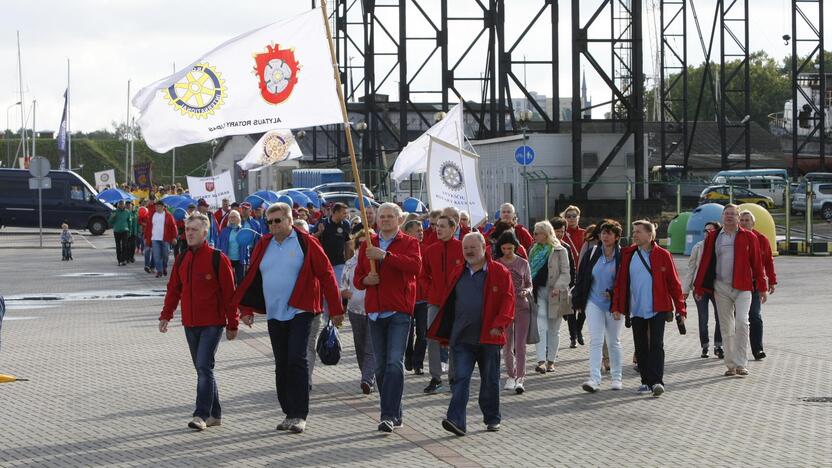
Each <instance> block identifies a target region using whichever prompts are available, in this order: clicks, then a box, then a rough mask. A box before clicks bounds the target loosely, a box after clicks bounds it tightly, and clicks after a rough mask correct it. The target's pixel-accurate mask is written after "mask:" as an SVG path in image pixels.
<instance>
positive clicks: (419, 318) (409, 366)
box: [402, 219, 428, 375]
mask: <svg viewBox="0 0 832 468" xmlns="http://www.w3.org/2000/svg"><path fill="white" fill-rule="evenodd" d="M402 229H403V230H404V233H405V234H407V235H408V236H410V237H412V238H414V239H416V240H417V241H419V256H420V257H422V271H424V269H425V249H426V246H425V244H424V242H423V240H424V230H423V229H422V222H421V221H419V220H416V219H412V220H410V221H408V222H406V223H404V225H402ZM427 294H428V293H427V288H425V282H424V281H423V280H422V274H421V272H420V273H419V275H417V276H416V305H415V306H413V320H411V321H410V332H408V335H407V348H406V349H405V352H404V368H405V370H408V371H413V373H414V374H416V375H422V374H423V373H424V372H423V371H422V367H424V361H425V351H426V350H427V345H428V343H427V340H426V339H425V335H426V333H427V327H426V326H425V325H424V324H426V323H427V320H428V297H427ZM420 325H421V326H420Z"/></svg>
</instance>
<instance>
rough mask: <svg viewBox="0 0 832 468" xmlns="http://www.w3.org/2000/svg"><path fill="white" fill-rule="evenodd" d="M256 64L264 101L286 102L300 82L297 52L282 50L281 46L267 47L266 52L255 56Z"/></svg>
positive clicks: (273, 102)
mask: <svg viewBox="0 0 832 468" xmlns="http://www.w3.org/2000/svg"><path fill="white" fill-rule="evenodd" d="M254 62H255V64H256V67H255V69H254V71H255V73H257V77H258V78H259V79H260V94H261V95H262V96H263V99H265V100H266V102H269V103H272V104H280V103H281V102H283V101H285V100H286V99H287V98H288V97H289V95H290V94H292V90H293V89H294V88H295V85H296V84H297V82H298V69H299V68H300V67H299V64H298V62H297V60H295V52H294V51H293V50H292V49H281V48H280V45H276V46H274V47H272V46H266V52H265V53H263V54H257V55H255V56H254Z"/></svg>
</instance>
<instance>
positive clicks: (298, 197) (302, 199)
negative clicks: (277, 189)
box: [285, 190, 312, 207]
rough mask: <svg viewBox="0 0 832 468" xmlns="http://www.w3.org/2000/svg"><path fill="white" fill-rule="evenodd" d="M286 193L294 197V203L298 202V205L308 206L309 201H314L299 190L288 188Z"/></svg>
mask: <svg viewBox="0 0 832 468" xmlns="http://www.w3.org/2000/svg"><path fill="white" fill-rule="evenodd" d="M285 195H288V196H289V198H291V199H292V203H297V204H298V206H302V207H306V204H307V203H312V200H310V199H309V197H307V196H306V195H304V194H303V193H301V192H298V191H297V190H287V191H286V193H285Z"/></svg>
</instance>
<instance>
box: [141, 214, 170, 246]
mask: <svg viewBox="0 0 832 468" xmlns="http://www.w3.org/2000/svg"><path fill="white" fill-rule="evenodd" d="M164 213H165V233H164V234H163V239H164V241H165V242H167V243H168V244H170V243H172V242H173V241H174V240H176V235H177V231H176V221H175V220H174V219H173V215H172V214H170V211H168V210H165V211H164ZM155 214H156V211H155V208H154V211H153V212H151V213H149V214H148V215H147V223H146V224H145V228H144V243H145V245H150V241H151V238H152V237H153V216H154V215H155Z"/></svg>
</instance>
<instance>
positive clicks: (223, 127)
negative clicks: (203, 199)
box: [133, 8, 344, 153]
mask: <svg viewBox="0 0 832 468" xmlns="http://www.w3.org/2000/svg"><path fill="white" fill-rule="evenodd" d="M133 105H134V106H136V107H137V108H138V109H139V112H140V113H141V118H140V119H139V122H138V123H139V126H140V127H141V129H142V135H143V136H144V139H145V141H146V143H147V146H149V147H150V148H151V149H153V150H154V151H157V152H160V153H163V152H166V151H168V150H170V149H171V148H174V147H177V146H182V145H187V144H191V143H199V142H203V141H208V140H212V139H215V138H219V137H222V136H226V135H242V134H251V133H260V132H265V131H268V130H273V129H276V128H301V127H311V126H315V125H327V124H333V123H341V122H343V121H344V118H343V114H342V112H341V104H340V102H339V100H338V93H337V90H336V84H335V75H334V73H333V65H332V56H331V55H330V51H329V39H328V38H327V34H326V25H325V24H324V18H323V15H322V13H321V9H320V8H316V9H312V10H310V11H308V12H306V13H303V14H300V15H297V16H295V17H293V18H290V19H287V20H283V21H279V22H277V23H273V24H270V25H268V26H264V27H262V28H260V29H256V30H254V31H250V32H247V33H245V34H242V35H240V36H237V37H235V38H234V39H231V40H229V41H227V42H225V43H224V44H222V45H220V46H219V47H217V48H215V49H214V50H212V51H210V52H208V53H207V54H205V55H203V56H202V57H200V58H199V59H198V60H196V61H195V62H193V63H192V64H190V65H188V66H187V67H185V68H184V69H182V70H179V71H177V72H176V73H174V74H173V75H170V76H167V77H165V78H162V79H161V80H159V81H157V82H155V83H153V84H151V85H150V86H147V87H145V88H143V89H142V90H141V91H139V92H138V94H137V95H136V97H135V98H134V99H133Z"/></svg>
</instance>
